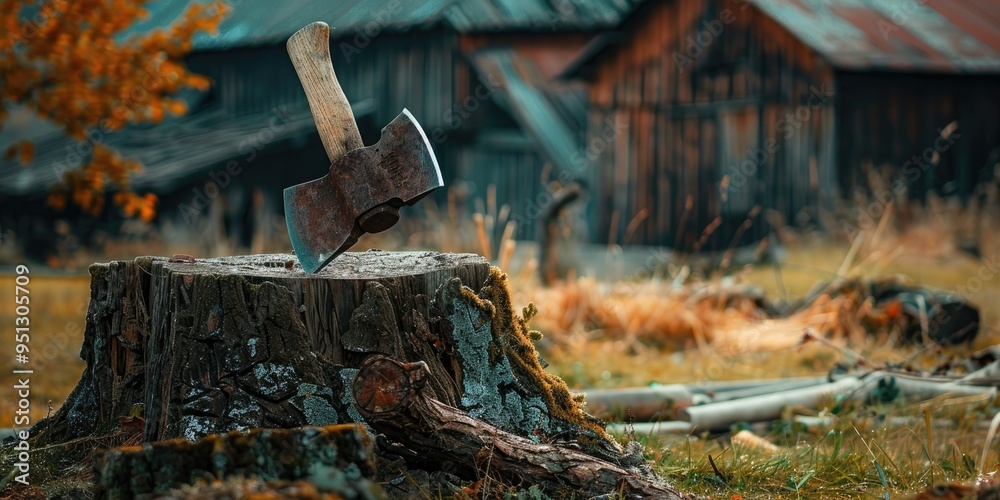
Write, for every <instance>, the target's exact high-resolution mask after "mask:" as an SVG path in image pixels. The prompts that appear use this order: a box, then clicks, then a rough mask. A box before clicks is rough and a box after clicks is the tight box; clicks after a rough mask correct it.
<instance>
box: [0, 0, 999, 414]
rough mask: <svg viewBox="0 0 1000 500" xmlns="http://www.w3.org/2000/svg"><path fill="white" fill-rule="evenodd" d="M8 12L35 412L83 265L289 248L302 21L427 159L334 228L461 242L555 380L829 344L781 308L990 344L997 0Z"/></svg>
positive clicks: (312, 156)
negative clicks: (407, 197)
mask: <svg viewBox="0 0 1000 500" xmlns="http://www.w3.org/2000/svg"><path fill="white" fill-rule="evenodd" d="M2 5H3V6H4V9H3V13H2V14H0V21H2V23H0V29H2V30H4V31H5V33H2V35H3V36H0V40H2V42H0V81H3V94H2V99H3V110H2V111H3V114H2V115H0V118H2V122H0V123H2V128H0V150H3V151H5V153H6V154H5V156H4V159H3V160H2V161H0V265H2V266H4V267H3V269H4V270H5V273H6V274H8V275H10V274H11V273H12V272H13V271H12V270H13V266H14V265H16V264H28V265H29V266H30V268H31V277H32V279H33V282H32V292H31V293H32V304H33V307H34V310H33V311H34V313H33V314H34V316H33V319H32V321H33V325H34V326H33V328H34V330H33V331H34V332H35V335H36V336H35V337H34V338H33V340H32V346H33V348H35V349H37V350H38V352H41V353H43V357H42V358H41V361H39V362H41V363H44V365H45V366H52V367H53V368H55V367H58V370H50V371H48V372H46V376H45V377H44V379H42V378H40V379H39V384H38V385H36V386H34V387H33V388H34V389H35V390H36V391H37V392H38V393H39V394H41V396H40V397H43V398H46V399H49V400H51V401H53V403H52V404H53V405H58V404H59V403H60V402H61V400H62V399H63V398H65V395H66V394H68V392H69V390H70V389H71V388H72V387H73V386H74V384H75V381H76V380H77V378H78V376H79V373H80V372H81V371H82V368H83V366H82V362H80V361H79V359H78V350H79V346H80V344H81V341H82V335H83V324H84V319H85V314H86V309H87V301H88V294H89V290H88V283H89V276H88V275H87V267H88V266H89V265H90V264H91V263H93V262H99V261H108V260H113V259H130V258H134V257H136V256H139V255H171V254H175V253H184V254H190V255H192V256H194V257H197V258H202V257H211V256H218V255H233V254H247V253H264V252H289V251H290V250H291V246H290V244H289V240H288V235H287V233H286V230H285V224H284V219H283V214H282V210H283V206H282V201H281V195H282V189H283V188H285V187H287V186H291V185H294V184H297V183H300V182H304V181H308V180H312V179H315V178H318V177H321V176H323V175H324V174H325V173H326V171H327V169H328V166H329V161H328V160H327V158H326V156H325V153H324V150H323V147H322V144H321V143H320V140H319V137H318V135H317V133H316V129H315V125H314V123H313V120H312V116H311V114H310V111H309V108H308V105H307V103H306V99H305V94H304V93H303V91H302V88H301V85H300V84H299V81H298V78H297V77H296V75H295V72H294V70H293V68H292V65H291V63H290V61H289V58H288V56H287V53H286V51H285V47H284V43H285V41H286V40H287V39H288V37H289V36H290V35H291V34H292V33H294V32H295V31H296V30H298V29H299V28H301V27H303V26H305V25H306V24H309V23H311V22H313V21H317V20H319V21H325V22H326V23H328V24H329V25H330V26H331V28H332V34H331V37H332V41H331V54H332V56H333V64H334V67H335V69H336V73H337V76H338V78H339V80H340V83H341V85H342V86H343V89H344V91H345V93H346V95H347V97H348V99H349V100H350V101H351V104H352V108H353V111H354V115H355V117H356V119H357V122H358V126H359V129H360V131H361V134H362V136H363V138H364V140H365V143H366V144H372V143H374V142H375V141H377V140H378V137H379V134H380V130H381V128H382V126H384V125H385V124H387V123H389V122H390V121H391V120H392V119H393V118H394V117H395V116H396V115H397V114H399V113H400V112H401V111H402V109H403V108H407V109H409V110H410V112H411V113H412V114H413V115H414V116H415V117H416V119H417V120H418V121H419V122H420V123H421V124H422V126H423V128H424V130H425V131H426V133H427V135H428V137H429V139H430V140H431V143H432V146H433V148H434V150H435V153H436V154H437V158H438V161H439V163H440V165H441V168H442V170H443V172H444V176H445V182H446V188H444V189H441V190H439V191H438V192H436V193H434V194H433V195H432V196H429V197H428V198H426V199H424V200H423V201H421V202H420V203H419V204H417V205H416V206H415V207H412V208H407V209H405V210H404V211H403V214H402V219H401V220H400V222H399V223H398V224H397V225H396V226H395V227H393V228H392V229H390V230H389V231H387V232H385V233H380V234H376V235H366V236H364V237H363V238H362V239H361V240H360V242H359V243H358V245H356V246H355V248H354V249H356V250H363V249H365V248H372V247H378V248H385V249H432V250H440V251H449V252H475V253H480V254H482V255H485V256H487V257H488V258H489V259H490V260H492V261H494V262H495V264H496V265H498V266H500V267H501V268H503V269H504V270H505V271H507V272H508V273H509V274H510V275H511V277H512V284H513V286H514V288H515V290H514V291H515V296H516V298H517V301H518V304H519V307H520V306H523V305H525V304H526V303H528V302H529V301H531V302H535V303H536V304H537V305H538V307H539V309H540V313H539V315H538V316H537V317H536V318H534V319H533V321H532V326H533V327H534V328H537V329H539V330H541V331H542V332H543V333H544V334H545V335H546V336H545V338H544V339H543V341H542V343H541V349H542V351H543V354H544V355H545V356H546V358H547V359H548V360H549V361H550V362H552V366H551V367H550V369H551V370H552V371H554V372H556V373H558V374H559V375H561V376H562V377H564V378H565V379H566V380H567V381H568V382H569V383H570V385H571V386H572V387H574V388H579V387H593V386H622V385H645V384H649V383H651V382H664V383H666V382H687V381H699V380H700V381H704V380H728V379H738V378H755V377H756V378H760V377H776V376H791V375H805V374H817V373H820V374H821V373H826V372H827V371H828V370H830V369H831V368H833V367H834V366H835V365H837V364H838V363H850V362H851V360H850V359H846V358H845V355H844V354H843V352H841V351H837V350H835V349H830V348H829V347H828V346H826V345H816V344H812V345H809V346H805V347H804V348H802V349H799V350H794V347H795V346H796V345H797V343H798V342H799V341H800V339H801V338H802V334H803V331H804V330H805V329H806V328H809V329H811V330H810V331H813V332H815V333H817V334H819V335H821V336H823V337H825V338H827V339H830V340H831V342H833V343H834V344H836V345H839V346H850V347H851V348H852V349H854V350H856V351H857V352H859V353H862V354H863V355H865V356H867V357H868V358H870V359H873V360H878V361H891V362H896V363H904V362H905V363H919V362H923V363H924V364H925V365H926V366H927V367H933V366H935V363H941V362H942V360H943V359H945V358H946V357H947V356H950V355H951V354H950V353H954V352H961V353H969V352H973V351H974V350H976V349H980V348H984V347H987V346H991V345H993V344H995V343H996V340H997V339H998V338H1000V335H998V327H1000V317H998V315H997V313H996V311H995V309H994V308H993V307H992V306H994V305H995V304H996V303H997V301H998V299H1000V284H998V281H1000V280H997V279H996V276H997V275H998V274H1000V264H998V260H997V259H998V256H1000V254H998V252H1000V240H998V237H997V234H996V233H997V231H996V230H997V228H998V225H997V224H998V216H1000V211H998V187H1000V92H998V89H1000V2H998V1H994V0H986V1H972V0H953V1H943V0H911V1H895V2H879V1H875V0H795V1H788V2H776V1H773V0H697V1H683V2H682V1H653V0H647V1H641V0H461V1H453V0H430V1H418V2H404V1H401V0H363V1H353V2H312V1H305V0H286V1H284V2H281V3H280V4H277V5H276V4H272V3H270V2H256V1H248V0H243V1H240V0H233V1H228V2H201V3H199V2H189V1H185V0H159V1H150V2H141V1H112V2H107V1H80V2H72V3H70V2H61V1H40V2H19V1H10V0H3V1H2ZM9 288H11V287H6V286H5V287H0V289H2V292H0V302H2V303H10V302H11V301H10V300H8V299H9V298H10V294H11V293H12V291H11V290H9ZM914 304H917V305H914ZM920 304H924V305H920ZM926 304H932V305H931V306H927V307H925V305H926ZM934 304H937V305H938V307H939V308H938V309H933V307H934V306H933V305H934ZM949 307H954V309H948V308H949ZM969 308H975V309H976V314H975V316H973V315H971V313H969V311H968V309H969ZM943 310H948V311H953V312H955V311H958V314H951V317H952V318H953V319H954V318H956V317H957V318H959V319H960V320H961V322H960V323H956V321H959V320H955V321H950V320H949V321H943V322H937V321H929V320H928V318H930V319H932V320H933V319H934V318H935V317H936V316H935V315H938V314H940V313H941V312H942V311H943ZM10 314H13V310H12V308H9V307H8V308H6V309H5V310H0V319H2V320H3V321H4V323H5V324H10V323H12V321H8V319H10V318H8V317H7V316H5V315H10ZM970 325H974V328H973V327H971V326H970ZM9 364H10V361H8V360H6V358H4V361H3V362H2V363H0V368H2V369H3V370H2V372H3V373H9V370H8V369H7V368H9V366H8V365H9ZM5 404H6V403H5ZM33 409H36V410H37V411H39V412H44V408H42V407H41V406H39V405H36V406H34V407H33ZM7 414H8V413H6V412H5V413H4V415H7ZM0 425H4V426H6V425H9V423H7V422H0Z"/></svg>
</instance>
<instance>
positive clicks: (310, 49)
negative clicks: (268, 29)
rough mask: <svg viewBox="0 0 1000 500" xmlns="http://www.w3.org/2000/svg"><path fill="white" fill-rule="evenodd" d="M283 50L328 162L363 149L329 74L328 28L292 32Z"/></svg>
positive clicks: (314, 25)
mask: <svg viewBox="0 0 1000 500" xmlns="http://www.w3.org/2000/svg"><path fill="white" fill-rule="evenodd" d="M287 47H288V55H289V56H290V57H291V58H292V65H293V66H295V72H296V73H297V74H298V75H299V81H301V82H302V88H303V89H304V90H305V91H306V99H308V100H309V109H311V110H312V115H313V120H314V121H315V122H316V129H317V130H319V138H320V139H321V140H322V141H323V147H324V148H325V149H326V155H327V156H329V157H330V161H331V162H333V161H334V160H336V159H337V158H340V157H341V156H343V155H344V153H346V152H348V151H351V150H354V149H358V148H361V147H364V143H363V142H361V133H360V132H358V124H357V122H355V121H354V113H353V112H352V111H351V103H350V102H348V100H347V96H345V95H344V90H343V89H341V88H340V82H338V81H337V75H336V73H334V72H333V62H332V61H331V60H330V27H329V26H328V25H327V24H326V23H323V22H315V23H312V24H310V25H308V26H306V27H305V28H302V29H300V30H298V31H296V32H295V34H294V35H292V36H291V38H289V39H288V44H287Z"/></svg>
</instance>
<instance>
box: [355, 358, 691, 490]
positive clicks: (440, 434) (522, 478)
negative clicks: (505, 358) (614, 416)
mask: <svg viewBox="0 0 1000 500" xmlns="http://www.w3.org/2000/svg"><path fill="white" fill-rule="evenodd" d="M429 376H430V371H429V370H428V369H427V366H426V364H424V363H422V362H417V363H402V362H400V361H397V360H393V359H390V358H386V357H374V358H370V359H369V360H367V361H366V362H365V364H364V365H362V367H361V369H360V370H359V371H358V374H357V376H356V377H355V379H354V382H353V393H354V395H355V398H356V399H357V406H358V410H359V411H360V412H361V414H362V415H364V416H365V418H366V420H367V421H368V422H369V424H370V425H371V426H372V427H373V428H374V429H375V430H376V431H378V432H379V433H382V434H384V435H385V436H386V437H387V438H388V439H390V440H393V441H395V442H396V443H398V445H399V448H398V449H399V450H407V451H406V452H404V453H406V455H407V457H406V458H408V460H411V461H414V462H417V463H428V464H436V463H441V462H444V461H449V462H451V461H454V462H457V463H458V464H459V467H458V469H459V470H458V472H460V473H461V474H464V475H465V476H467V477H483V476H490V475H494V476H497V477H502V478H504V479H506V480H507V481H510V482H512V483H513V484H536V485H537V484H547V485H557V486H556V491H559V490H560V489H562V490H564V491H565V492H567V493H575V494H579V495H585V496H590V495H608V494H614V493H618V494H625V495H627V496H629V497H631V496H636V495H638V496H641V497H644V498H663V499H667V498H682V497H683V496H682V494H681V493H680V492H678V491H677V490H675V489H673V488H671V487H669V486H667V485H666V484H665V483H663V482H661V481H660V480H658V479H657V478H656V477H655V476H653V475H652V474H649V473H647V474H643V473H642V472H640V471H637V470H635V469H629V468H627V467H629V466H631V467H633V468H634V467H636V466H637V465H640V464H643V463H644V462H645V461H644V459H643V458H642V456H641V447H640V448H638V449H634V450H632V451H633V452H636V453H638V454H639V455H638V456H634V455H633V456H627V457H623V458H624V460H623V462H624V463H618V464H615V463H611V462H608V461H605V460H601V459H599V458H595V457H594V456H592V455H589V454H586V453H583V452H581V451H579V450H576V449H573V448H570V447H567V446H560V445H558V444H545V443H540V442H537V441H536V440H532V439H530V438H527V437H522V436H518V435H515V434H512V433H510V432H506V431H504V430H502V429H499V428H497V427H495V426H493V425H490V424H488V423H485V422H483V421H481V420H477V419H475V418H473V417H472V416H470V415H469V414H468V413H466V412H463V411H461V410H459V409H457V408H455V407H452V406H449V405H447V404H444V403H442V402H440V401H438V400H436V399H434V398H432V397H430V396H429V395H428V392H427V391H426V386H427V384H426V383H427V380H428V378H429Z"/></svg>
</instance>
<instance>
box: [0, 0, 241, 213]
mask: <svg viewBox="0 0 1000 500" xmlns="http://www.w3.org/2000/svg"><path fill="white" fill-rule="evenodd" d="M149 1H150V0H40V1H35V0H0V35H2V36H0V81H2V82H3V86H2V89H0V124H2V123H3V120H4V118H5V117H6V114H7V109H9V108H10V107H13V106H18V105H25V106H27V107H29V108H30V109H32V110H33V111H35V112H37V113H38V115H39V116H41V117H42V118H44V119H47V120H50V121H52V122H54V123H56V124H57V125H59V126H61V127H62V128H63V129H64V130H65V131H66V132H67V133H68V134H69V135H71V136H72V137H74V138H76V139H78V140H80V141H90V142H91V144H90V147H89V148H87V147H86V146H84V148H85V149H89V150H90V151H92V153H91V154H90V157H89V158H85V159H84V163H83V165H82V166H81V167H80V169H78V170H73V171H69V172H67V173H66V174H65V177H64V178H63V179H62V181H61V183H60V184H59V185H58V186H55V187H54V190H53V193H52V194H51V195H50V196H49V198H48V200H49V204H50V205H51V206H52V207H53V208H55V209H57V210H58V209H62V208H65V207H66V205H67V203H68V202H72V203H74V204H75V205H78V206H79V207H81V208H82V209H83V210H86V211H87V212H90V213H92V214H95V215H96V214H99V213H100V212H101V211H102V210H103V209H104V204H105V197H106V193H107V192H114V193H115V194H114V196H113V202H114V204H115V205H117V206H119V207H121V209H122V212H123V213H124V214H125V216H127V217H135V216H138V217H141V218H142V219H144V220H150V219H152V218H153V217H154V216H155V214H156V209H155V207H156V197H155V196H154V195H152V194H146V195H139V194H137V193H135V192H133V190H132V189H131V187H130V186H129V175H130V174H132V173H134V172H136V171H137V170H139V169H141V168H142V166H141V165H140V164H139V163H138V162H136V161H135V160H130V159H127V158H123V157H122V156H121V155H120V154H118V153H117V152H116V151H114V150H112V149H110V148H108V147H107V146H105V145H103V144H101V143H100V141H99V140H97V141H91V140H90V139H88V136H89V137H98V138H100V137H103V135H104V134H106V133H110V132H114V131H116V130H120V129H121V128H122V127H124V126H126V125H127V124H130V123H139V122H153V123H158V122H160V121H162V120H163V118H164V116H165V115H166V114H167V113H170V114H173V115H181V114H184V113H185V112H186V111H187V109H186V106H185V104H184V102H183V101H181V100H178V99H174V98H172V97H171V96H172V95H175V93H176V92H177V91H178V90H180V89H181V88H182V87H194V88H197V89H202V90H204V89H207V88H208V86H209V84H210V82H209V80H208V79H207V78H205V77H204V76H201V75H196V74H192V73H190V72H188V71H187V69H186V68H185V66H184V64H183V63H182V62H181V58H182V57H183V56H184V55H185V54H186V53H187V52H189V51H190V50H191V38H192V37H193V36H194V35H195V34H196V33H197V32H200V31H206V32H210V33H214V32H215V31H216V29H217V27H218V24H219V22H220V21H221V20H222V17H223V16H224V15H225V13H226V9H227V7H226V5H225V4H224V3H223V2H221V1H215V2H211V3H206V4H192V5H190V6H189V7H188V9H187V11H186V12H185V13H184V14H183V15H182V16H181V17H180V18H179V19H178V20H177V21H176V22H175V23H174V24H173V25H171V26H170V27H169V28H167V29H164V30H156V31H152V32H145V33H139V34H136V35H133V36H130V37H128V38H127V39H124V40H121V33H122V32H123V31H124V30H126V29H127V28H129V26H131V25H132V24H134V23H135V22H136V21H138V20H140V19H143V18H145V17H147V16H148V12H147V11H146V10H145V5H146V4H147V3H149ZM116 38H118V40H116ZM6 155H7V157H8V158H13V157H15V156H17V157H19V158H20V160H21V162H22V163H24V164H27V163H30V162H31V159H32V157H33V156H34V147H33V146H32V145H31V144H30V143H24V142H21V143H17V144H14V145H13V146H11V148H9V149H8V151H7V152H6Z"/></svg>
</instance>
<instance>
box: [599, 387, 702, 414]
mask: <svg viewBox="0 0 1000 500" xmlns="http://www.w3.org/2000/svg"><path fill="white" fill-rule="evenodd" d="M583 394H584V397H585V399H584V401H586V403H587V406H586V408H587V412H588V413H590V414H591V415H594V416H596V417H598V418H602V419H605V420H608V419H614V420H632V421H635V422H652V421H656V420H673V419H675V418H676V416H677V412H678V411H680V410H682V409H684V408H687V407H688V406H691V405H692V404H705V403H708V402H709V401H710V399H709V397H708V396H706V395H704V394H699V393H697V392H695V391H693V390H691V389H690V388H689V387H687V386H685V385H681V384H670V385H657V386H653V387H630V388H624V389H590V390H587V391H584V392H583Z"/></svg>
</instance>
